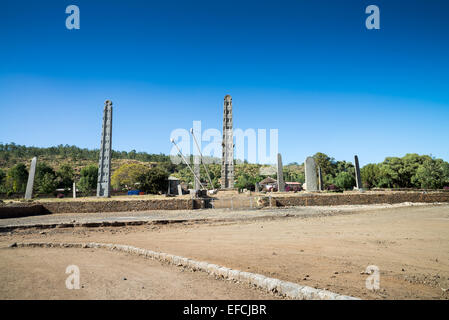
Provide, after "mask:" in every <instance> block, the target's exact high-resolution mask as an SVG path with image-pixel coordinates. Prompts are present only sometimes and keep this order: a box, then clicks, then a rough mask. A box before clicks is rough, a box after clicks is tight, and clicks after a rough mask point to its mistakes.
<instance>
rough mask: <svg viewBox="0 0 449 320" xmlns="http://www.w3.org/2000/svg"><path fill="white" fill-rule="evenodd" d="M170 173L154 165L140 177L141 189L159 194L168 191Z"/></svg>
mask: <svg viewBox="0 0 449 320" xmlns="http://www.w3.org/2000/svg"><path fill="white" fill-rule="evenodd" d="M168 176H169V173H168V172H167V171H165V170H164V169H163V168H161V167H154V168H151V169H150V170H148V172H146V173H142V174H141V175H140V176H139V177H138V179H137V180H138V182H139V183H140V186H139V189H140V190H142V191H145V192H148V193H153V194H157V193H159V192H166V191H167V188H168Z"/></svg>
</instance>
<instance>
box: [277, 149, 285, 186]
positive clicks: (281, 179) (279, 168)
mask: <svg viewBox="0 0 449 320" xmlns="http://www.w3.org/2000/svg"><path fill="white" fill-rule="evenodd" d="M282 169H283V166H282V157H281V154H280V153H278V163H277V176H278V179H277V180H278V181H277V183H278V192H284V191H285V182H284V173H283V171H282Z"/></svg>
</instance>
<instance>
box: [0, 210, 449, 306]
mask: <svg viewBox="0 0 449 320" xmlns="http://www.w3.org/2000/svg"><path fill="white" fill-rule="evenodd" d="M292 210H294V209H292ZM340 213H341V212H340ZM40 232H42V231H41V230H26V231H14V232H12V233H11V234H2V235H1V236H0V246H3V247H4V246H7V245H8V244H10V243H12V242H26V241H54V242H90V241H95V242H105V243H117V244H128V245H134V246H136V247H140V248H145V249H150V250H154V251H162V252H168V253H171V254H175V255H180V256H184V257H188V258H192V259H196V260H201V261H207V262H209V263H215V264H218V265H222V266H226V267H229V268H235V269H239V270H243V271H249V272H254V273H260V274H264V275H266V276H270V277H274V278H279V279H282V280H287V281H291V282H296V283H300V284H304V285H308V286H312V287H315V288H326V289H328V290H330V291H333V292H336V293H340V294H345V295H351V296H355V297H360V298H362V299H449V291H447V290H446V289H448V288H449V205H447V204H444V205H434V206H433V205H428V206H411V207H399V208H387V209H379V208H374V209H373V210H361V211H354V210H353V211H351V212H350V213H348V214H338V215H330V216H319V215H317V216H308V217H298V216H296V217H284V218H282V219H276V220H267V221H260V220H259V221H234V222H227V223H216V222H211V223H209V224H208V223H203V224H197V225H196V224H189V225H182V224H179V225H167V226H149V225H147V226H145V225H144V226H135V227H115V228H114V227H109V228H92V229H88V228H74V229H51V230H45V231H43V232H44V233H42V234H41V233H40ZM17 250H20V249H17ZM49 250H54V249H49ZM66 250H72V249H66ZM17 252H19V251H17ZM92 254H94V253H92ZM101 257H102V255H99V258H98V259H96V261H98V262H101V260H102V258H101ZM2 260H3V259H2ZM369 265H375V266H378V268H379V270H380V290H378V291H376V292H372V291H370V290H368V289H366V287H365V280H366V278H367V275H366V274H361V272H363V271H365V269H366V267H367V266H369ZM2 266H3V268H6V267H7V265H4V264H3V265H2ZM28 269H29V270H33V267H32V265H29V266H28ZM0 281H2V282H1V283H2V286H4V284H5V282H3V280H0ZM214 283H217V282H214ZM217 285H218V284H217ZM445 290H446V291H445ZM130 297H132V296H130ZM229 298H237V297H233V296H230V297H229Z"/></svg>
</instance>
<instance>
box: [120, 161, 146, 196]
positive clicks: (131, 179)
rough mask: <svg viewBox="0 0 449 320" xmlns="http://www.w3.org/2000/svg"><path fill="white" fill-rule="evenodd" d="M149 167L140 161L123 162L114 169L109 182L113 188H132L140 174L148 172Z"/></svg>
mask: <svg viewBox="0 0 449 320" xmlns="http://www.w3.org/2000/svg"><path fill="white" fill-rule="evenodd" d="M149 170H150V169H149V168H148V167H147V166H145V165H143V164H140V163H125V164H123V165H121V166H120V168H118V169H117V170H115V171H114V173H113V174H112V177H111V184H112V186H113V187H114V188H115V189H122V188H126V189H128V190H129V189H133V188H134V186H135V184H136V183H138V182H139V181H138V179H139V177H140V176H141V175H145V174H147V173H148V171H149Z"/></svg>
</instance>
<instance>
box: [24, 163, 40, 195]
mask: <svg viewBox="0 0 449 320" xmlns="http://www.w3.org/2000/svg"><path fill="white" fill-rule="evenodd" d="M36 163H37V158H36V157H34V158H33V159H32V160H31V165H30V172H29V173H28V181H27V188H26V191H25V199H27V200H30V199H31V198H32V197H33V187H34V176H35V174H36Z"/></svg>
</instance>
